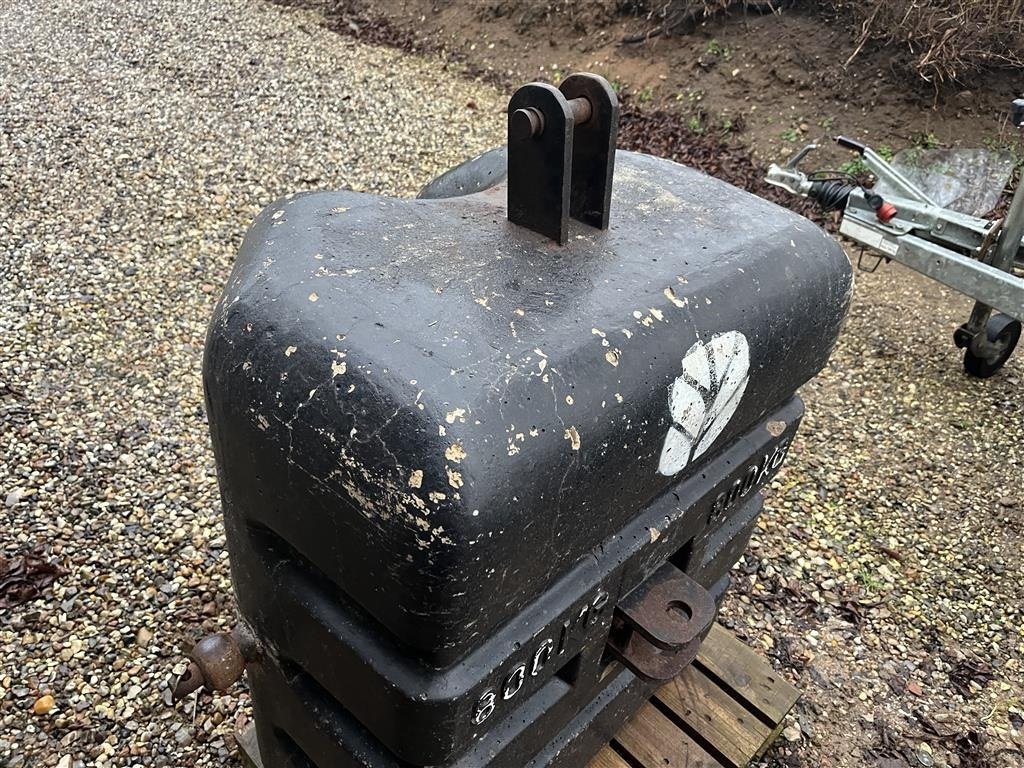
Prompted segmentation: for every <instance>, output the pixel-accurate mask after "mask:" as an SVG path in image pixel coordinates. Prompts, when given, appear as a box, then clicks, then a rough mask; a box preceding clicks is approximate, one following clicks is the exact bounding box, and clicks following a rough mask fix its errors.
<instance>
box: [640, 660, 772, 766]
mask: <svg viewBox="0 0 1024 768" xmlns="http://www.w3.org/2000/svg"><path fill="white" fill-rule="evenodd" d="M655 699H657V700H658V701H659V702H661V703H662V704H663V705H664V706H665V707H667V708H668V709H669V710H671V712H672V713H673V714H675V715H676V717H678V718H679V720H680V721H682V722H684V723H686V725H687V726H688V727H689V728H690V729H691V730H692V731H696V732H697V733H699V734H700V735H701V737H702V738H703V739H704V740H705V741H706V742H707V743H708V744H710V745H711V747H713V749H714V751H715V753H717V755H718V756H719V758H720V760H721V764H722V765H725V766H728V768H743V766H745V765H746V764H747V763H748V762H749V761H750V758H751V757H752V756H753V755H755V754H757V752H758V750H759V749H761V746H762V745H763V744H764V743H765V742H766V741H767V740H768V739H769V738H770V737H771V735H772V729H770V728H769V727H768V726H766V725H765V724H764V723H762V722H761V721H760V720H758V719H757V717H756V716H755V715H753V714H752V713H750V712H749V711H747V709H746V708H745V707H744V706H743V705H742V704H740V703H739V702H738V701H736V700H735V699H734V698H732V696H730V695H729V693H728V692H727V691H725V690H723V689H722V688H720V687H718V685H717V684H716V683H715V682H714V681H712V680H711V679H710V678H708V677H707V675H705V674H704V673H703V672H701V671H700V670H699V669H697V668H696V667H692V666H691V667H688V668H687V669H684V670H683V672H682V673H681V674H680V675H679V676H678V677H677V678H676V679H675V680H673V681H672V682H670V683H668V684H667V685H665V686H663V687H662V688H661V689H660V690H659V691H658V692H657V693H656V694H655Z"/></svg>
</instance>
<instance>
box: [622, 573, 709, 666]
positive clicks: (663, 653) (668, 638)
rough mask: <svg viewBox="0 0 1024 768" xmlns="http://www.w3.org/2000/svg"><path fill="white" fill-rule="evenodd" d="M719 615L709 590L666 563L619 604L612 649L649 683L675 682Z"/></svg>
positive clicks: (695, 656) (624, 662) (691, 659)
mask: <svg viewBox="0 0 1024 768" xmlns="http://www.w3.org/2000/svg"><path fill="white" fill-rule="evenodd" d="M715 612H716V606H715V601H714V599H713V598H712V597H711V595H710V594H708V592H707V590H706V589H704V587H702V586H701V585H700V584H698V583H697V582H695V581H694V580H693V579H691V578H690V577H689V576H687V575H686V574H685V573H683V572H682V571H680V570H679V569H678V568H676V567H675V566H674V565H672V564H671V563H665V564H664V565H663V566H661V567H660V568H659V569H658V570H657V571H655V572H654V573H653V574H652V575H651V576H650V577H649V578H648V579H647V581H645V582H644V583H643V584H641V585H640V586H638V587H637V588H636V589H634V590H633V591H632V592H630V593H629V594H628V595H626V597H625V598H624V599H623V600H622V602H620V603H619V605H618V606H616V608H615V613H614V616H613V618H612V629H611V633H610V634H609V636H608V650H609V651H611V653H612V655H613V656H614V657H615V658H617V659H618V660H619V661H621V662H622V663H623V664H624V665H626V666H627V667H628V668H629V669H630V670H632V671H633V672H634V673H635V674H637V675H639V676H640V677H642V678H644V679H646V680H671V679H672V678H673V677H675V676H676V675H677V674H679V673H680V672H681V671H682V670H683V668H684V667H686V666H687V665H688V664H690V662H692V661H693V660H694V659H695V658H697V652H698V651H699V650H700V644H701V642H702V641H703V640H704V637H705V636H706V635H707V633H708V632H709V631H710V629H711V624H712V622H714V620H715Z"/></svg>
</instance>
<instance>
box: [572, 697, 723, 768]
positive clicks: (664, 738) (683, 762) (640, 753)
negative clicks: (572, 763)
mask: <svg viewBox="0 0 1024 768" xmlns="http://www.w3.org/2000/svg"><path fill="white" fill-rule="evenodd" d="M615 741H616V742H618V743H619V745H620V746H621V747H622V748H623V749H624V750H625V751H626V752H628V753H629V754H630V756H631V757H632V758H633V759H634V760H635V761H636V762H638V763H640V764H641V765H643V766H645V768H648V766H649V768H655V766H658V768H718V765H719V763H718V761H717V760H715V758H713V757H712V756H711V755H709V754H708V753H707V752H705V751H704V750H703V749H701V748H700V746H698V745H697V743H696V742H695V741H693V739H691V738H690V737H689V736H687V735H686V734H685V733H683V732H682V731H681V730H679V728H678V727H676V725H675V724H674V723H673V722H672V721H671V720H669V719H668V718H667V717H665V716H664V715H663V714H661V712H659V711H658V710H657V709H656V708H655V706H654V705H653V704H651V703H649V702H648V703H646V704H644V705H643V707H641V709H640V711H639V712H637V713H636V715H635V716H634V717H633V719H632V720H630V721H629V722H628V723H626V725H625V727H624V728H623V729H622V730H621V731H619V734H618V735H617V736H616V737H615ZM591 768H593V764H591Z"/></svg>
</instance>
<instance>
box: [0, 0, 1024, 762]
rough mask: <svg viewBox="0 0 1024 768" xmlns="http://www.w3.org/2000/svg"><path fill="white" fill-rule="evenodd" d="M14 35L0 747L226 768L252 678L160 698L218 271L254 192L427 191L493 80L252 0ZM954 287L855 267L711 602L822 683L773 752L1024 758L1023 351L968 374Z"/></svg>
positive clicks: (76, 2) (471, 124)
mask: <svg viewBox="0 0 1024 768" xmlns="http://www.w3.org/2000/svg"><path fill="white" fill-rule="evenodd" d="M0 50H2V51H3V57H2V59H0V62H2V63H0V253H2V254H3V260H2V262H0V275H2V276H3V281H2V284H0V285H2V291H3V293H2V296H0V299H2V300H0V332H2V334H3V337H2V344H0V424H2V432H0V440H2V446H3V450H4V453H5V456H6V462H5V464H4V466H3V467H0V502H2V503H4V504H5V506H4V507H3V508H2V509H3V514H4V518H3V520H4V522H5V526H4V528H3V532H4V533H5V534H6V535H5V536H4V537H3V540H2V542H0V547H2V549H0V555H4V556H8V557H10V556H12V555H15V554H16V553H19V552H23V551H25V550H28V549H31V548H33V547H42V548H43V549H44V552H45V554H46V556H47V557H49V558H51V559H53V560H54V561H56V562H58V563H59V564H60V566H61V568H62V569H63V572H62V573H61V574H59V575H58V576H57V578H56V580H55V582H54V584H53V586H52V587H51V588H49V589H47V590H46V591H45V592H44V594H43V596H42V597H40V598H37V599H34V600H31V601H29V602H27V603H24V604H21V605H18V606H16V607H14V608H8V609H4V608H2V607H0V658H2V667H0V761H5V764H6V766H9V767H10V768H14V767H15V766H27V765H31V766H54V765H59V766H60V767H61V768H72V767H73V766H92V765H110V766H114V765H119V766H140V765H165V766H215V765H216V766H226V765H233V764H234V760H233V758H232V757H230V751H231V748H232V742H231V738H230V733H231V731H232V730H233V727H234V724H235V722H236V720H238V719H239V718H244V717H246V715H247V702H246V697H245V694H244V691H240V690H239V691H236V693H235V694H234V695H223V696H218V697H217V698H216V699H214V700H212V701H210V700H204V701H203V702H202V703H201V705H200V706H199V707H198V708H197V710H196V711H193V710H192V708H191V707H190V706H186V707H179V708H177V709H175V708H170V707H168V706H167V705H166V703H165V701H166V697H167V680H168V677H169V676H170V672H171V669H172V667H174V665H175V663H176V662H177V661H178V660H179V658H180V652H181V651H182V650H183V649H184V648H185V647H186V646H187V645H188V644H189V643H190V641H191V639H192V638H193V637H194V636H196V635H198V634H201V633H205V632H206V631H211V630H216V629H219V628H223V627H226V626H228V625H229V624H230V623H231V621H232V607H231V601H230V597H229V595H230V585H229V583H228V577H227V555H226V552H225V551H224V538H223V535H222V533H221V526H220V521H219V502H218V500H217V492H216V483H215V477H214V473H213V464H212V457H211V455H210V451H209V449H208V440H207V434H206V425H205V422H204V418H203V413H202V410H201V403H202V399H201V389H200V359H201V350H202V344H203V337H204V333H205V325H206V322H207V319H208V318H209V316H210V313H211V310H212V307H213V303H214V301H215V297H216V294H217V292H218V291H219V287H220V285H222V284H223V282H224V281H225V279H226V276H227V271H228V268H229V266H230V263H231V260H232V258H233V254H234V252H235V249H236V248H237V245H238V242H239V239H240V236H241V234H242V233H243V232H244V230H245V227H246V226H247V224H248V222H249V221H250V220H251V218H252V217H253V216H254V215H255V213H256V212H257V211H258V210H259V209H260V208H261V207H263V206H264V205H265V204H267V203H268V202H269V201H271V200H272V199H274V198H276V197H278V196H280V195H282V194H285V193H288V192H293V191H296V190H299V189H308V188H316V187H334V186H348V187H353V188H357V189H366V190H372V191H381V192H387V193H393V194H408V193H410V192H412V191H413V190H414V189H415V188H416V187H417V186H418V185H419V184H420V183H422V182H423V181H425V180H426V179H427V178H429V177H430V176H431V175H432V174H433V173H435V172H436V171H437V170H440V169H441V168H444V167H447V166H449V165H451V164H452V163H454V162H456V161H457V160H459V159H460V158H461V157H463V156H465V155H467V154H471V153H473V152H475V151H477V150H479V149H482V148H484V147H486V146H489V145H491V144H493V143H495V142H496V141H497V140H498V138H499V136H498V134H499V131H500V129H501V123H502V120H501V119H500V117H499V111H500V108H501V105H502V103H503V101H504V97H503V96H502V97H499V96H498V94H496V93H495V92H494V91H492V90H491V89H490V88H489V87H487V86H484V85H480V84H478V83H472V82H466V81H463V80H460V79H458V78H457V77H456V76H455V75H454V74H452V73H449V72H447V71H445V69H444V67H443V64H442V63H441V62H439V61H436V60H420V59H415V58H410V57H407V56H402V55H400V54H398V53H396V52H393V51H389V50H384V49H378V48H372V47H367V46H364V45H361V44H356V43H353V42H352V41H350V40H346V39H344V38H342V37H339V36H336V35H334V34H332V33H329V32H327V31H324V30H322V29H321V28H320V26H319V24H318V23H317V20H316V19H315V18H314V17H312V16H310V15H309V14H307V13H305V12H294V11H287V10H284V9H281V8H278V7H275V6H271V5H267V4H263V3H253V2H247V1H244V0H210V1H209V2H206V3H204V4H202V10H198V9H197V7H196V5H195V4H190V3H184V2H179V3H174V2H169V1H168V2H158V1H156V0H153V1H152V2H146V3H142V2H133V3H130V4H108V3H103V2H81V1H80V0H58V1H57V2H46V3H44V2H41V1H40V2H32V3H29V2H23V3H18V4H8V6H5V7H4V9H2V10H0ZM471 102H472V104H473V105H474V106H473V108H471V107H469V106H468V105H469V104H470V103H471ZM967 306H968V305H967V302H966V301H964V300H963V299H961V298H959V297H956V296H955V295H953V294H951V293H950V292H948V291H945V290H942V289H940V288H938V287H936V286H934V285H933V284H931V283H928V282H927V281H925V280H923V279H921V278H918V277H917V276H915V275H912V274H910V273H907V272H905V271H902V270H900V269H898V268H889V269H887V270H885V271H880V272H879V273H877V274H875V275H870V276H861V278H860V282H859V286H858V292H857V297H856V300H855V305H854V309H853V314H852V317H851V320H850V322H849V324H848V327H847V330H846V333H845V335H844V338H843V340H842V342H841V344H840V347H839V348H838V350H837V352H836V355H835V358H834V359H833V362H832V364H831V365H830V366H829V368H828V369H827V370H826V372H825V373H824V374H823V375H822V376H821V377H820V378H819V379H818V380H816V381H815V382H814V383H813V384H811V385H810V386H808V387H807V388H806V389H805V397H806V400H807V403H808V409H809V414H808V417H807V419H806V421H805V426H804V431H803V433H802V437H801V438H800V440H799V442H798V444H797V445H796V450H794V451H793V452H792V453H791V456H792V457H793V458H792V463H791V464H790V465H789V467H788V468H787V469H786V470H785V472H784V474H782V475H781V476H780V477H779V479H778V481H777V482H776V483H775V488H774V489H773V491H772V494H771V499H770V504H769V507H770V511H769V512H768V513H767V514H766V515H765V517H764V519H763V522H762V530H761V531H760V533H759V535H758V536H757V537H756V539H755V541H754V544H753V547H752V550H751V553H750V554H749V555H748V556H747V557H746V558H745V560H744V562H743V563H742V564H741V567H740V569H739V571H738V572H737V580H738V588H737V590H736V591H735V592H734V593H733V596H732V598H730V601H729V604H728V607H727V612H726V621H727V622H728V623H730V624H731V625H733V626H734V627H735V628H736V630H737V631H738V632H739V633H740V634H741V635H742V636H743V637H744V638H746V639H747V640H749V641H750V642H751V643H752V644H754V645H755V647H759V648H761V649H762V650H763V651H765V652H766V653H767V654H768V655H770V656H772V657H773V658H774V659H775V660H776V663H777V666H779V667H780V668H782V669H784V670H786V671H787V674H790V675H791V676H792V677H793V679H795V680H797V681H798V683H799V685H800V686H801V687H802V688H804V690H805V691H806V692H807V693H806V696H805V699H804V701H803V702H802V703H801V705H800V709H799V712H798V716H797V717H795V718H794V719H793V720H792V722H791V723H790V725H789V728H787V731H786V739H785V741H784V743H783V745H782V746H781V747H780V748H779V749H778V750H776V752H775V755H774V756H773V757H772V758H771V760H770V762H774V763H777V764H786V765H820V766H860V765H865V764H867V765H883V766H886V764H885V763H884V762H880V761H883V760H891V761H893V762H891V763H889V764H888V766H886V768H889V766H899V765H908V764H909V765H928V764H935V765H940V766H941V765H957V764H960V765H963V766H972V765H973V766H1019V765H1020V764H1021V763H1022V762H1024V758H1022V757H1021V754H1020V752H1019V751H1018V752H1014V750H1018V749H1019V748H1020V745H1021V743H1022V740H1021V735H1020V730H1019V729H1020V725H1021V722H1022V721H1021V714H1020V708H1021V699H1022V698H1024V670H1022V666H1021V665H1022V660H1024V645H1022V640H1021V634H1022V631H1024V625H1022V623H1024V618H1022V613H1021V605H1022V597H1024V584H1022V581H1024V578H1022V575H1021V568H1020V565H1019V557H1020V542H1021V538H1022V534H1024V496H1022V490H1021V487H1022V480H1024V448H1022V437H1024V424H1022V422H1024V394H1022V393H1024V356H1021V355H1018V357H1017V359H1016V360H1015V361H1013V362H1011V364H1010V365H1009V366H1008V367H1007V369H1006V370H1005V371H1004V373H1003V374H1002V375H1001V376H999V377H998V378H996V379H994V380H990V381H988V382H975V381H971V380H969V379H966V378H965V377H964V376H963V375H962V374H961V373H960V372H959V363H958V360H957V355H956V352H955V350H954V349H953V348H952V345H951V344H950V343H949V333H950V332H951V330H952V328H953V327H954V326H955V325H956V324H957V323H958V322H959V321H960V320H961V319H962V317H963V316H964V315H965V312H966V308H967ZM111 670H113V672H111ZM49 697H52V699H51V698H49ZM971 734H974V736H973V737H972V736H971ZM981 742H984V743H983V744H981V745H980V746H975V744H980V743H981ZM929 761H930V762H929Z"/></svg>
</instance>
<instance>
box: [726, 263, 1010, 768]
mask: <svg viewBox="0 0 1024 768" xmlns="http://www.w3.org/2000/svg"><path fill="white" fill-rule="evenodd" d="M857 280H858V283H857V290H856V294H855V298H854V303H853V308H852V310H851V314H850V318H849V320H848V322H847V325H846V328H845V331H844V334H843V336H842V338H841V341H840V343H839V345H838V347H837V349H836V352H835V354H834V355H833V358H832V360H831V362H830V364H829V366H828V367H827V368H826V369H825V371H824V372H823V373H822V374H821V375H820V376H819V377H818V378H817V379H815V380H814V381H813V382H811V383H810V384H809V385H808V386H807V387H805V388H804V390H803V396H804V399H805V401H806V403H807V410H808V413H807V416H806V418H805V420H804V423H803V427H802V430H801V432H800V433H799V434H798V437H797V440H796V442H795V444H794V449H793V452H792V453H791V454H790V456H792V457H794V461H792V463H790V464H789V465H788V466H787V467H786V468H784V469H783V471H782V473H780V475H779V477H778V478H777V479H776V481H775V483H774V484H773V489H772V491H771V492H770V494H769V498H768V504H767V506H768V511H767V512H766V514H765V516H764V518H762V521H761V530H760V532H759V534H758V535H757V536H755V539H754V541H753V545H752V547H751V551H750V552H749V553H748V555H747V556H746V558H745V561H744V563H743V564H742V565H741V568H740V569H739V571H738V573H736V576H737V578H736V589H735V590H734V592H733V594H732V597H731V598H730V600H729V603H728V606H727V608H726V614H727V616H728V618H729V623H731V624H732V625H733V626H735V627H736V629H737V630H738V631H739V633H740V634H741V635H742V636H744V637H745V638H747V639H748V640H750V641H751V642H752V644H753V645H755V647H759V648H761V649H762V650H764V651H765V652H766V653H768V655H769V656H771V657H773V658H774V660H775V662H776V664H775V666H776V667H777V668H780V669H783V670H785V671H786V672H787V674H789V675H790V677H791V678H792V679H793V680H794V681H795V682H796V683H797V685H798V686H799V687H800V688H801V689H802V690H804V691H805V697H804V699H803V700H802V701H801V702H800V703H799V704H798V706H797V713H798V717H797V718H794V719H793V720H792V721H791V723H790V727H789V728H788V729H787V731H786V738H787V740H791V741H792V743H790V744H789V745H787V746H784V747H782V748H781V749H780V750H779V754H777V755H776V758H775V761H776V762H775V763H772V764H782V765H813V766H823V767H825V766H860V765H879V766H882V767H883V768H897V767H898V766H903V765H910V766H918V765H923V766H928V765H932V764H934V765H936V766H945V765H951V766H959V765H962V766H975V767H976V768H982V767H985V768H988V767H989V766H991V767H993V768H994V767H995V766H1005V767H1006V768H1010V767H1011V766H1013V767H1014V768H1019V766H1021V765H1024V731H1022V726H1024V717H1022V715H1024V705H1022V699H1024V667H1022V664H1024V640H1022V633H1024V572H1022V569H1021V542H1022V541H1024V490H1022V486H1024V355H1021V354H1018V355H1016V357H1015V358H1013V359H1011V360H1010V362H1009V363H1008V364H1007V366H1006V367H1005V368H1004V369H1003V371H1002V373H1001V374H999V375H998V376H997V377H995V378H993V379H989V380H987V381H978V380H974V379H970V378H968V377H967V376H965V375H964V374H963V373H962V370H961V363H960V358H961V355H962V353H961V352H960V351H959V350H957V349H956V348H955V347H954V346H953V343H952V331H953V329H954V328H955V327H956V326H957V325H959V324H960V323H961V322H963V320H964V319H966V317H967V315H968V314H969V312H970V307H971V303H970V301H969V300H968V299H966V298H964V297H963V296H960V295H958V294H955V293H953V292H952V291H949V290H947V289H945V288H943V287H941V286H939V285H938V284H936V283H933V282H931V281H928V280H926V279H924V278H923V277H921V276H920V275H918V274H916V273H914V272H912V271H910V270H907V269H905V268H903V267H900V266H899V265H891V266H889V267H883V268H880V269H879V270H878V271H877V272H876V273H874V274H865V273H858V276H857ZM791 755H796V756H799V757H800V758H802V760H800V761H790V760H787V759H786V758H787V757H789V756H791ZM885 760H893V761H894V762H892V763H886V762H885Z"/></svg>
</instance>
